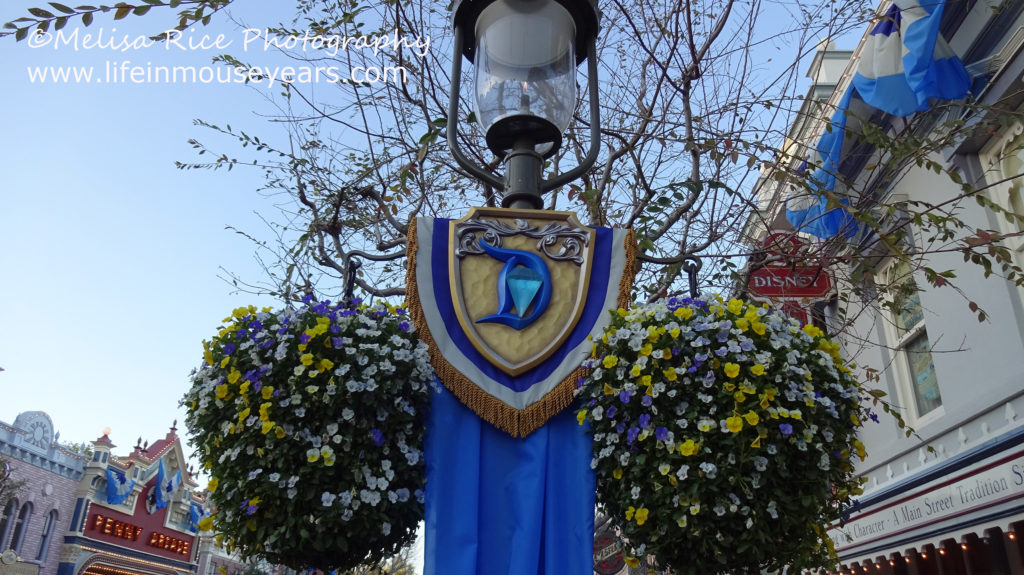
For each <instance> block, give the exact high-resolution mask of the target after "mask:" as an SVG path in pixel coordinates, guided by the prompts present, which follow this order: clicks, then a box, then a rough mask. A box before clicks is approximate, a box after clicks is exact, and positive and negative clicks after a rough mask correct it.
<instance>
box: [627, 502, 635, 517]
mask: <svg viewBox="0 0 1024 575" xmlns="http://www.w3.org/2000/svg"><path fill="white" fill-rule="evenodd" d="M634 513H636V508H634V507H633V506H632V505H630V506H629V509H627V510H626V521H632V520H633V514H634Z"/></svg>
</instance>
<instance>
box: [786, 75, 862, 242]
mask: <svg viewBox="0 0 1024 575" xmlns="http://www.w3.org/2000/svg"><path fill="white" fill-rule="evenodd" d="M853 92H854V89H853V87H850V89H848V90H847V91H846V94H845V95H844V96H843V99H842V100H840V102H839V106H838V108H837V109H836V112H835V114H833V115H832V120H831V121H830V122H829V129H827V130H826V131H825V133H824V134H823V135H822V136H821V139H820V140H818V145H817V147H816V148H815V149H814V150H813V151H812V152H811V158H810V160H811V162H812V163H813V164H815V165H816V166H818V167H817V169H815V170H814V172H813V173H812V174H811V177H810V180H809V184H810V186H811V189H812V190H813V192H811V193H808V192H803V193H800V194H795V195H792V196H791V197H789V198H786V219H787V220H789V223H790V224H792V225H793V227H794V228H796V229H797V230H799V231H801V232H806V233H808V234H811V235H813V236H817V237H819V238H830V237H833V236H836V235H838V234H840V233H842V234H843V235H844V236H845V237H850V236H852V235H853V234H854V232H856V231H857V225H856V223H855V222H854V221H853V218H851V217H850V215H849V214H848V213H847V212H846V210H844V209H842V208H840V207H832V208H831V209H830V208H829V207H828V195H827V194H828V193H830V192H832V191H833V190H835V187H836V174H838V173H839V162H840V160H841V158H842V150H843V143H844V140H845V133H846V116H847V111H848V109H849V107H850V100H851V99H852V96H853ZM806 169H807V162H804V163H803V164H802V165H801V166H800V171H803V170H806ZM837 201H839V202H840V203H843V201H844V200H837Z"/></svg>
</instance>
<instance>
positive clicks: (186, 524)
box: [0, 411, 210, 575]
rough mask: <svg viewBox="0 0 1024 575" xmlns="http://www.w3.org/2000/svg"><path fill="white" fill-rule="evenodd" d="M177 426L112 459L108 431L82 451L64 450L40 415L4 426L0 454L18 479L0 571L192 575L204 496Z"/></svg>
mask: <svg viewBox="0 0 1024 575" xmlns="http://www.w3.org/2000/svg"><path fill="white" fill-rule="evenodd" d="M176 431H177V429H176V427H174V426H172V427H171V429H170V431H169V432H168V433H167V435H166V436H165V437H163V438H161V439H159V440H158V441H156V442H154V443H153V444H152V445H150V444H149V442H146V443H145V444H143V443H142V441H141V438H140V440H139V442H138V443H137V444H136V445H135V447H134V448H133V449H132V451H131V452H130V453H129V454H128V455H127V456H117V455H115V454H114V453H113V452H112V450H113V449H114V447H115V446H114V444H113V443H112V442H111V440H110V437H109V436H108V435H107V434H106V433H104V435H103V436H101V437H100V438H98V439H97V440H95V441H93V442H92V449H91V452H89V453H88V454H87V455H86V454H79V453H74V452H72V451H71V450H69V449H67V448H65V447H62V446H61V445H60V444H59V443H58V442H57V440H58V439H59V435H58V434H55V433H54V426H53V422H52V421H51V420H50V417H49V416H48V415H47V414H45V413H43V412H41V411H30V412H25V413H22V414H20V415H19V416H18V417H17V418H16V420H15V422H14V423H13V424H6V423H2V422H0V456H2V457H3V458H4V459H5V460H7V462H8V464H9V470H8V471H7V472H8V473H10V475H11V477H12V478H13V479H14V480H15V481H24V486H23V487H22V489H21V490H20V491H19V492H18V494H17V496H16V497H15V498H14V499H13V500H12V501H11V502H10V503H9V504H8V505H7V506H6V507H5V508H4V509H3V510H0V512H2V514H0V552H4V551H7V553H6V555H4V562H3V563H2V564H0V573H3V574H4V575H8V574H11V575H15V574H17V575H22V574H25V575H37V574H38V575H136V574H138V575H190V574H193V573H197V572H198V569H199V564H200V562H201V557H200V549H199V537H198V535H197V533H196V531H195V525H194V523H193V520H194V519H196V516H195V514H194V512H195V511H198V510H199V509H200V508H202V506H203V504H204V502H203V499H202V498H201V497H200V496H199V495H198V494H197V493H196V488H197V487H198V485H197V484H196V482H195V481H194V480H193V478H192V474H191V472H190V470H189V469H188V468H187V466H186V461H185V456H184V453H183V452H182V447H181V440H180V438H179V437H178V436H177V434H176ZM87 451H88V450H87ZM205 563H210V561H206V562H205Z"/></svg>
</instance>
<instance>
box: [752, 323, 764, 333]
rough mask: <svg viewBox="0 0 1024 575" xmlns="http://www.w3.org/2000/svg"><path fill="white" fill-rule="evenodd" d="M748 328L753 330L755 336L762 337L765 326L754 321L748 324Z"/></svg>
mask: <svg viewBox="0 0 1024 575" xmlns="http://www.w3.org/2000/svg"><path fill="white" fill-rule="evenodd" d="M750 327H751V328H752V329H753V330H754V333H756V334H757V335H764V332H765V329H766V326H765V325H764V324H763V323H761V322H759V321H755V322H754V323H752V324H750Z"/></svg>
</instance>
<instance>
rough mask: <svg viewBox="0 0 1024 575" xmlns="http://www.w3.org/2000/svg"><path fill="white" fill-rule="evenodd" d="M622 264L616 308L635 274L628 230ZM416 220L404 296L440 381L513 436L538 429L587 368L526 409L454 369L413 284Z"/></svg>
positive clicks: (568, 399)
mask: <svg viewBox="0 0 1024 575" xmlns="http://www.w3.org/2000/svg"><path fill="white" fill-rule="evenodd" d="M624 248H625V259H626V262H625V267H624V268H623V271H622V278H621V279H620V280H619V295H618V302H617V303H618V305H619V307H623V308H625V307H627V306H628V305H629V302H630V293H631V292H632V289H633V279H634V278H635V277H636V253H637V244H636V236H635V235H634V234H633V231H632V230H630V231H629V233H628V234H627V236H626V240H625V245H624ZM416 249H417V236H416V219H415V218H414V219H413V220H412V221H411V222H410V223H409V238H408V243H407V247H406V250H407V251H406V257H407V261H408V266H409V267H408V269H407V270H406V282H405V286H406V287H405V297H406V302H407V303H408V306H409V316H410V319H411V320H412V322H413V325H415V326H416V329H417V331H419V337H420V339H421V340H423V342H424V343H426V344H427V346H428V347H429V348H430V351H429V353H430V363H431V365H433V366H434V372H435V373H436V374H437V378H438V379H439V380H441V383H442V384H443V385H444V386H445V388H447V389H448V391H450V392H452V394H454V395H455V397H457V398H458V399H459V401H461V402H462V403H463V404H464V405H465V406H466V407H468V408H469V409H471V410H473V412H474V413H476V414H477V415H478V416H480V417H481V418H482V419H484V420H486V421H487V422H489V423H490V424H491V425H493V426H495V427H497V428H498V429H500V430H502V431H504V432H505V433H508V434H509V435H511V436H512V437H526V436H527V435H529V434H531V433H533V432H534V431H537V430H538V429H540V428H541V427H542V426H543V425H544V424H545V423H547V421H548V420H549V419H551V418H552V417H554V416H555V415H558V414H559V413H561V412H562V411H563V410H564V409H565V408H567V407H569V405H571V404H572V402H573V399H575V397H576V382H577V381H579V380H580V379H582V378H585V377H586V376H587V375H589V373H590V370H588V369H584V368H582V367H579V368H576V369H574V370H573V371H572V373H570V374H569V375H568V377H566V378H565V379H563V380H562V381H561V382H559V383H558V385H556V386H555V387H554V389H552V390H551V391H549V392H548V394H547V395H545V396H544V397H543V398H542V399H541V400H540V401H537V402H536V403H534V404H532V405H530V406H529V407H527V408H526V409H523V410H518V409H515V408H514V407H510V406H509V405H507V404H506V403H504V402H502V401H501V400H499V399H497V398H495V397H493V396H491V395H490V394H488V393H487V392H485V391H484V390H482V389H481V388H480V387H479V386H478V385H476V384H475V383H473V382H472V381H471V380H470V379H469V378H467V377H466V376H465V375H463V374H462V373H461V372H460V371H459V370H457V369H455V367H453V366H452V365H451V364H450V363H448V360H446V359H445V358H444V356H443V355H441V352H440V350H439V349H438V347H437V343H436V342H435V341H434V337H433V336H432V335H431V333H430V328H429V327H427V321H426V317H425V316H424V315H423V306H422V304H421V302H420V294H419V289H418V286H417V283H416Z"/></svg>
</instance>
